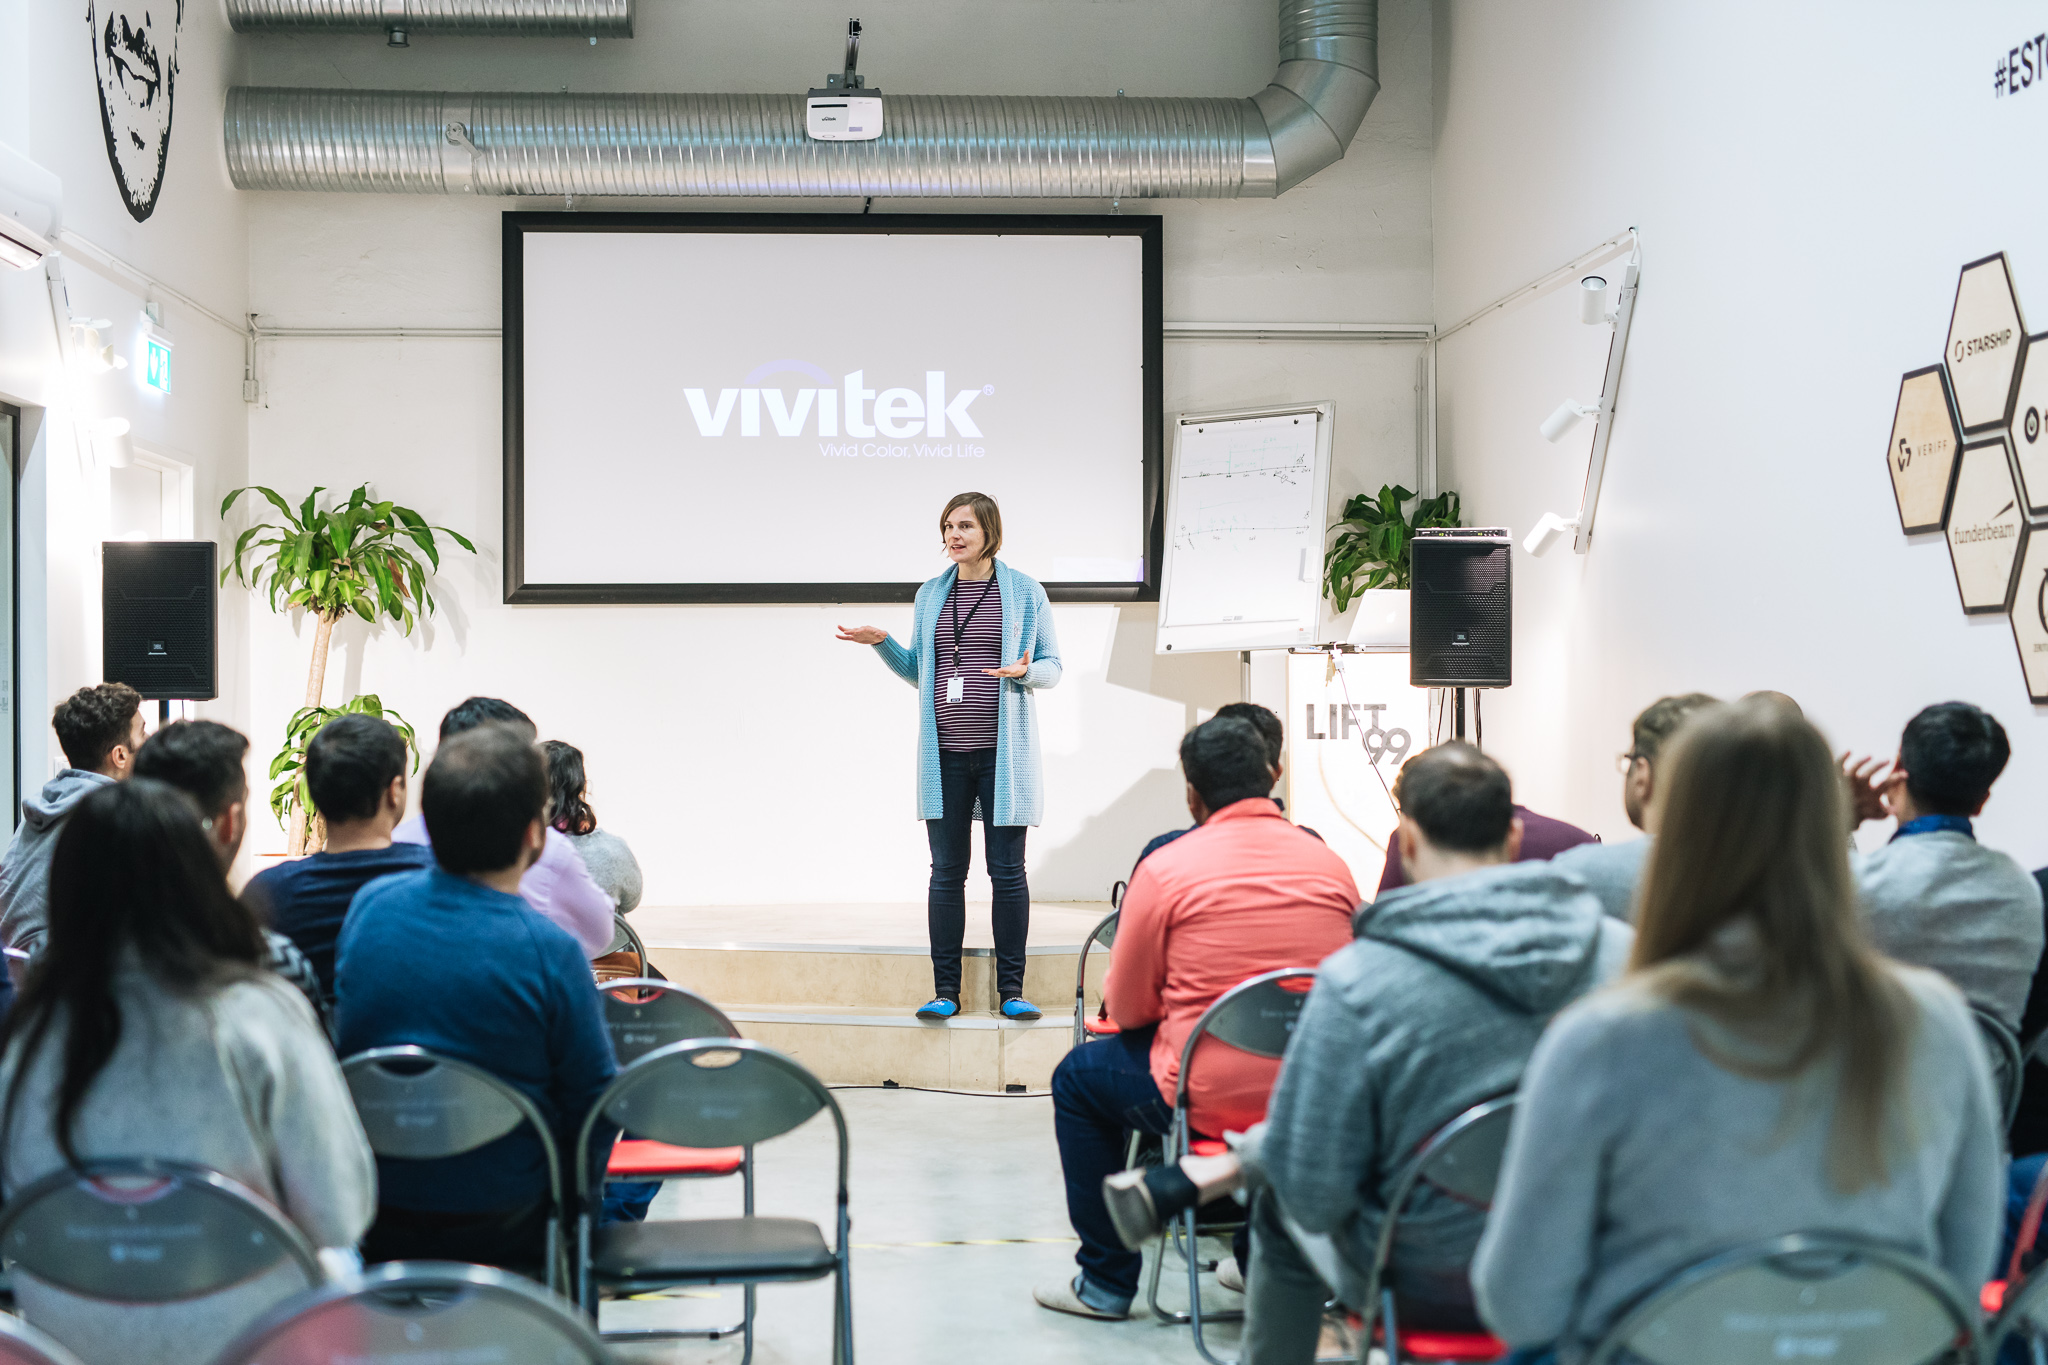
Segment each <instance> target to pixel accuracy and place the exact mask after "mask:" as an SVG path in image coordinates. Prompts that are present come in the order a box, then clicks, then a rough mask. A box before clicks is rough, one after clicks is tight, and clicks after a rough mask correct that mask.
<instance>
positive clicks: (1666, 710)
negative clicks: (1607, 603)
mask: <svg viewBox="0 0 2048 1365" xmlns="http://www.w3.org/2000/svg"><path fill="white" fill-rule="evenodd" d="M1716 704H1717V699H1716V698H1714V697H1710V696H1708V695H1707V694H1706V693H1704V692H1687V693H1685V694H1684V695H1682V696H1676V697H1659V698H1657V700H1655V701H1653V702H1651V703H1650V704H1649V705H1648V706H1646V707H1644V708H1643V713H1642V714H1641V715H1639V716H1637V717H1636V721H1635V726H1634V728H1633V731H1632V733H1631V735H1630V744H1629V749H1628V752H1627V753H1625V754H1617V755H1616V756H1615V759H1614V766H1615V769H1616V771H1618V772H1619V773H1620V774H1621V808H1622V810H1623V812H1624V813H1626V814H1627V816H1628V822H1629V823H1630V824H1631V825H1634V826H1635V827H1636V828H1637V829H1645V828H1646V827H1645V826H1644V824H1643V818H1644V816H1643V813H1644V812H1645V811H1646V810H1648V809H1649V806H1650V798H1651V797H1652V796H1654V795H1655V794H1656V790H1657V754H1658V751H1659V750H1661V749H1662V748H1663V747H1664V742H1665V741H1666V740H1668V739H1670V738H1671V736H1672V735H1673V734H1674V733H1676V732H1677V730H1678V727H1679V726H1680V725H1682V724H1684V723H1685V720H1686V718H1687V717H1688V716H1690V715H1692V713H1693V712H1695V711H1697V710H1699V709H1700V708H1702V707H1705V706H1713V705H1716ZM1649 853H1650V836H1649V834H1648V833H1645V834H1644V836H1643V837H1642V838H1640V839H1629V840H1627V841H1625V842H1622V843H1613V844H1581V845H1579V846H1578V847H1577V848H1570V849H1566V850H1565V851H1564V852H1562V853H1560V854H1558V855H1557V858H1556V860H1555V861H1556V863H1557V867H1558V869H1559V870H1560V871H1563V872H1569V873H1571V874H1572V875H1573V876H1576V877H1578V878H1579V879H1580V880H1581V881H1583V882H1585V883H1586V885H1587V886H1589V887H1591V888H1592V889H1593V894H1594V895H1596V896H1598V897H1599V898H1600V905H1601V908H1602V909H1604V910H1606V912H1607V913H1608V914H1610V915H1612V916H1614V917H1615V918H1616V919H1619V920H1628V921H1630V922H1633V921H1634V919H1635V907H1634V901H1635V895H1636V883H1637V882H1639V881H1641V880H1642V876H1643V862H1644V860H1645V859H1646V858H1647V857H1648V856H1649Z"/></svg>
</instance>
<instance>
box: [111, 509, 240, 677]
mask: <svg viewBox="0 0 2048 1365" xmlns="http://www.w3.org/2000/svg"><path fill="white" fill-rule="evenodd" d="M214 555H215V549H214V544H213V542H212V541H210V540H109V541H104V542H102V543H101V545H100V649H101V652H102V654H103V656H104V658H105V660H106V664H105V673H106V680H107V681H108V682H124V683H127V684H128V685H129V686H130V687H132V688H134V689H135V690H136V691H137V692H140V693H141V694H142V695H143V696H144V697H147V698H149V699H150V700H152V701H210V700H212V699H213V698H214V697H217V696H219V695H220V684H219V682H218V681H217V679H218V676H219V672H220V670H219V662H220V657H219V656H220V646H219V643H218V642H219V637H220V630H219V624H220V622H219V613H218V611H217V610H216V608H215V603H216V600H217V599H216V596H215V591H214V587H215V584H216V583H217V582H218V581H219V580H218V578H217V577H216V575H215V570H214Z"/></svg>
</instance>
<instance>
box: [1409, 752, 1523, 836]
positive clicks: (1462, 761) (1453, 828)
mask: <svg viewBox="0 0 2048 1365" xmlns="http://www.w3.org/2000/svg"><path fill="white" fill-rule="evenodd" d="M1394 800H1395V801H1396V802H1398V803H1399V804H1400V807H1401V814H1403V815H1405V816H1407V817H1408V818H1409V819H1410V820H1413V821H1414V822H1415V823H1416V824H1417V825H1420V826H1421V827H1422V833H1423V837H1425V838H1427V839H1428V840H1429V842H1430V843H1432V844H1434V845H1436V846H1437V847H1438V848H1441V849H1445V850H1447V851H1450V852H1455V853H1491V852H1493V851H1494V850H1496V849H1498V848H1500V846H1501V845H1503V844H1505V843H1506V842H1507V841H1508V827H1509V826H1510V825H1512V824H1513V823H1514V819H1515V793H1514V788H1513V786H1512V784H1510V783H1509V781H1508V775H1507V772H1506V770H1505V769H1503V768H1502V767H1501V766H1500V764H1498V763H1496V762H1494V761H1493V760H1492V759H1491V758H1489V757H1487V756H1486V755H1485V754H1483V753H1481V752H1480V751H1479V750H1477V749H1475V748H1473V747H1472V746H1471V745H1469V744H1467V743H1465V742H1464V741H1462V740H1452V741H1451V742H1450V743H1449V744H1439V745H1437V746H1436V747H1435V748H1434V749H1424V750H1423V751H1422V752H1421V753H1419V754H1417V755H1415V757H1413V758H1411V759H1409V760H1408V761H1407V762H1406V763H1403V764H1402V765H1401V773H1400V775H1399V776H1398V777H1396V778H1395V779H1394Z"/></svg>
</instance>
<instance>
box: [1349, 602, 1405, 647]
mask: <svg viewBox="0 0 2048 1365" xmlns="http://www.w3.org/2000/svg"><path fill="white" fill-rule="evenodd" d="M1353 611H1354V612H1355V613H1356V614H1355V615H1353V616H1352V618H1351V632H1350V634H1348V635H1347V636H1345V638H1344V643H1346V644H1350V645H1358V646H1360V647H1361V648H1364V649H1406V648H1408V589H1406V588H1374V589H1373V590H1372V591H1371V592H1362V593H1360V594H1359V595H1358V602H1357V605H1356V606H1355V607H1354V608H1353Z"/></svg>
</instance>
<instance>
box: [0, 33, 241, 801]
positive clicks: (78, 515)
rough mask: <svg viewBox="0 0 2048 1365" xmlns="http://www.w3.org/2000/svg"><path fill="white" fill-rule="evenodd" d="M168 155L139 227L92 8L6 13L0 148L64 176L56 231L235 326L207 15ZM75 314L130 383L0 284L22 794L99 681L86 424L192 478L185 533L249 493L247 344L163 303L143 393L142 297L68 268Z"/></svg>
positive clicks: (227, 39) (77, 263) (41, 286)
mask: <svg viewBox="0 0 2048 1365" xmlns="http://www.w3.org/2000/svg"><path fill="white" fill-rule="evenodd" d="M177 58H178V74H177V77H176V83H175V87H174V104H173V119H172V124H171V142H170V154H169V158H168V161H167V164H166V169H165V176H164V188H163V191H162V193H161V195H160V197H159V199H158V202H157V205H156V208H155V211H154V213H153V214H152V215H151V216H150V217H149V218H148V219H147V220H146V221H144V222H141V223H138V222H136V221H134V219H133V218H131V217H130V215H129V213H128V211H127V209H126V207H125V206H124V204H123V203H122V201H121V198H120V194H119V190H118V187H117V185H116V182H115V180H114V176H113V172H112V171H111V169H110V168H109V166H108V162H107V151H106V144H105V140H104V135H103V134H102V132H101V126H100V113H99V107H98V95H97V92H96V86H95V81H94V75H93V60H92V51H91V47H90V37H89V31H88V29H87V27H86V24H85V6H84V5H83V4H82V3H81V4H76V5H74V4H69V3H66V4H49V3H42V2H41V0H0V141H4V142H6V143H7V144H8V145H10V146H12V147H13V148H15V149H16V150H17V151H20V152H22V153H24V154H26V155H28V156H29V157H31V158H32V159H33V160H35V161H37V162H38V163H40V164H41V165H42V166H43V167H44V168H46V169H47V170H50V171H52V172H53V173H55V174H56V175H58V176H59V177H61V178H62V180H63V185H64V224H65V226H66V227H67V228H68V229H70V230H71V231H74V232H76V233H79V234H80V235H82V236H83V237H85V238H86V239H88V240H89V241H91V242H93V243H95V244H96V245H98V246H99V247H102V248H104V249H105V250H106V251H108V252H111V253H112V254H113V255H115V256H116V257H118V258H120V259H122V260H124V261H126V262H128V263H129V264H130V265H133V266H135V267H137V268H138V269H140V270H141V271H143V272H145V273H147V274H149V275H152V276H154V277H156V278H158V279H160V280H163V281H165V282H167V283H168V284H170V285H171V286H172V287H174V288H176V289H178V290H180V291H182V292H183V293H185V294H187V295H189V296H191V297H194V298H196V299H197V300H199V301H200V302H202V303H203V304H205V305H206V306H207V307H209V308H211V309H213V310H214V311H216V312H219V313H221V314H223V315H225V316H227V317H229V318H231V319H232V318H235V317H238V316H240V315H241V313H242V311H243V307H244V303H245V300H246V297H247V261H248V241H247V232H246V219H247V213H246V209H245V206H244V203H243V200H242V199H241V197H240V196H238V195H237V194H236V193H235V192H234V190H233V189H232V188H231V187H230V186H229V184H228V182H227V172H226V167H225V163H224V161H223V158H222V154H221V150H220V127H221V110H222V107H223V103H224V100H225V92H226V90H227V87H228V86H229V85H230V84H231V83H233V82H234V81H235V80H238V79H239V78H240V77H239V74H238V71H237V67H236V62H237V53H236V49H235V47H234V44H233V41H232V38H231V35H230V34H229V32H228V29H227V22H226V19H225V17H224V15H223V14H222V12H221V10H220V8H219V7H218V6H217V5H208V4H199V3H193V4H188V5H186V6H185V9H184V21H183V25H182V31H181V33H180V35H179V40H178V45H177ZM61 269H62V272H63V275H64V278H65V281H66V284H67V288H68V294H69V301H70V309H71V312H72V314H73V315H75V316H81V317H101V318H107V319H110V320H112V321H113V323H114V328H113V330H112V333H111V334H110V335H109V336H108V338H107V339H108V340H109V341H112V342H113V343H114V345H115V347H116V349H117V350H118V351H120V352H122V353H123V354H124V355H126V356H127V357H128V358H129V362H130V367H129V368H128V369H126V370H119V371H113V372H110V373H106V374H101V375H81V374H76V373H67V372H66V371H65V369H64V367H63V365H62V363H61V361H60V359H59V355H58V350H57V330H56V325H55V323H54V322H53V318H52V306H51V301H50V293H49V291H48V289H47V288H46V285H45V281H44V276H43V272H42V271H39V270H36V271H0V401H5V402H9V403H15V404H20V405H23V406H24V407H25V408H27V409H28V410H29V413H28V415H29V431H30V439H25V440H24V443H23V452H22V453H23V455H24V457H25V463H26V468H25V469H24V470H23V505H22V516H23V545H22V568H23V581H22V605H23V610H22V616H23V620H22V654H23V687H22V696H21V706H22V716H23V723H22V730H23V741H24V743H23V753H22V757H21V768H22V783H23V787H24V789H25V790H33V789H34V787H36V786H38V785H40V783H41V782H42V780H43V779H44V777H46V776H47V775H48V774H49V773H50V772H51V771H53V770H54V768H55V767H58V766H61V765H62V755H61V753H60V752H59V751H58V749H57V746H56V740H55V737H54V736H53V735H51V733H50V731H49V726H48V717H49V712H50V707H51V705H52V704H53V703H54V702H56V701H58V700H61V699H62V698H63V697H64V696H65V695H67V694H69V693H70V692H71V691H73V690H74V689H76V688H78V687H79V686H81V685H84V684H87V683H92V682H97V681H99V680H100V676H101V674H100V640H99V561H98V552H99V542H100V540H101V539H102V537H103V536H105V535H106V533H107V531H106V526H107V521H106V508H107V502H106V498H107V493H106V470H105V469H104V467H101V466H99V465H97V464H95V463H94V462H93V461H92V459H91V458H90V456H89V455H88V456H85V457H83V458H81V453H80V446H79V443H78V442H77V440H76V439H75V430H76V428H77V426H78V424H79V423H81V422H90V421H93V420H96V419H100V418H106V417H125V418H127V419H128V420H129V421H130V422H131V423H132V424H133V430H134V439H135V441H136V442H137V443H138V444H141V445H143V446H145V447H147V448H148V449H149V450H151V451H154V452H156V453H157V454H159V455H162V456H165V457H168V458H170V459H173V460H176V461H178V462H180V463H183V464H186V465H189V466H191V468H192V470H193V485H194V496H195V501H196V503H197V507H198V516H197V519H196V523H195V534H197V535H200V536H212V535H213V534H214V533H215V529H216V527H217V524H218V523H217V521H216V519H215V518H214V517H213V516H212V515H211V509H212V508H214V507H217V506H218V505H219V502H220V498H221V496H222V494H224V493H225V492H226V491H227V489H229V488H231V487H233V486H235V485H236V484H237V483H240V482H242V477H243V474H244V472H245V470H246V465H247V456H248V429H247V419H246V416H245V411H246V410H245V407H244V404H243V402H242V398H241V379H242V343H241V341H240V340H239V339H238V338H237V337H236V336H235V335H234V334H232V333H230V332H229V331H227V330H226V329H225V328H222V327H220V326H218V325H216V324H214V323H212V322H208V321H206V320H204V319H203V318H202V317H201V316H200V315H198V314H196V313H193V312H191V311H190V310H187V309H185V308H182V307H180V306H179V305H177V304H174V303H170V302H165V303H164V310H163V311H164V326H165V330H166V332H167V333H168V335H169V336H170V337H171V338H172V340H173V341H174V342H175V343H176V345H175V349H174V361H173V369H172V392H171V393H170V394H169V395H168V396H165V395H162V394H158V393H156V392H154V391H153V390H150V389H148V388H147V387H146V386H145V385H144V384H143V382H142V360H141V352H140V349H139V348H140V345H141V335H142V330H143V323H142V317H141V309H142V304H143V302H144V297H145V292H146V291H145V290H144V289H143V288H142V287H141V286H140V285H138V284H137V283H136V282H135V281H134V280H133V278H132V277H127V276H123V275H121V274H119V273H118V272H115V273H113V274H112V275H109V274H108V273H107V272H105V271H102V270H100V269H98V268H97V267H93V266H90V265H88V263H87V262H86V261H84V260H83V259H70V260H66V261H64V262H63V264H62V266H61ZM220 620H221V640H220V657H221V664H222V679H221V698H220V700H219V701H217V702H214V703H209V704H206V705H204V706H202V707H201V708H199V710H200V712H201V713H203V714H210V715H214V716H217V717H219V718H221V719H223V720H226V721H229V722H230V723H234V724H238V725H246V723H247V716H248V697H247V693H246V690H245V687H244V680H245V677H246V673H245V663H246V658H247V649H248V645H247V640H246V637H245V635H244V633H243V627H244V623H245V621H246V611H245V609H244V603H243V602H242V600H241V599H240V598H239V597H236V596H233V595H230V596H229V597H226V598H224V599H223V601H222V604H221V618H220Z"/></svg>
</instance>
